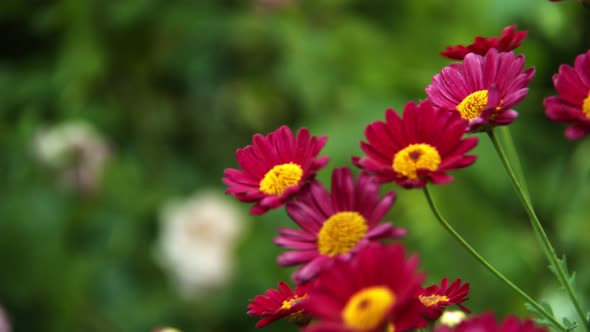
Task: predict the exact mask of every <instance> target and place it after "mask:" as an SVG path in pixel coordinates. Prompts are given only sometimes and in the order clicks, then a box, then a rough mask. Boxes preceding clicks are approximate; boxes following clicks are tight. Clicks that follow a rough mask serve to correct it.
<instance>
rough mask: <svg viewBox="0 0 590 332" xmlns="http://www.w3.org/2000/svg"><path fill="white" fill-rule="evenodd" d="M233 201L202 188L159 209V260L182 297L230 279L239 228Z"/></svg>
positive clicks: (239, 224) (215, 287) (196, 293)
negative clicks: (190, 195) (200, 190)
mask: <svg viewBox="0 0 590 332" xmlns="http://www.w3.org/2000/svg"><path fill="white" fill-rule="evenodd" d="M233 204H234V203H233V201H231V200H230V199H229V198H226V197H225V195H223V194H222V193H221V192H217V191H203V192H199V193H197V194H196V195H194V196H192V197H190V198H188V199H186V200H183V201H178V202H172V203H169V204H167V205H166V206H165V207H164V208H163V210H162V215H161V217H162V218H161V232H160V239H159V251H160V252H159V256H160V261H161V263H162V265H163V266H164V267H165V268H166V269H167V270H168V272H169V274H170V275H171V277H172V279H173V280H174V281H175V286H177V288H178V290H179V292H180V294H181V295H182V296H185V297H192V296H197V295H200V294H203V293H207V292H208V291H211V290H214V289H217V288H219V287H221V286H223V285H224V284H225V283H226V282H227V281H228V280H229V279H230V277H231V274H232V269H233V261H234V255H235V252H234V249H235V246H236V242H237V240H238V237H239V235H240V234H241V230H242V220H241V217H240V215H241V214H240V212H239V211H238V210H237V209H236V207H235V206H234V205H233Z"/></svg>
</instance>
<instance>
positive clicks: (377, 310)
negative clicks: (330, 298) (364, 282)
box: [342, 286, 395, 331]
mask: <svg viewBox="0 0 590 332" xmlns="http://www.w3.org/2000/svg"><path fill="white" fill-rule="evenodd" d="M394 304H395V294H394V293H393V292H392V291H391V290H390V289H389V288H387V287H384V286H373V287H368V288H365V289H362V290H360V291H358V292H356V293H355V294H354V295H353V296H352V297H351V298H350V300H348V302H347V303H346V306H345V307H344V310H343V311H342V320H343V321H344V324H346V326H347V327H349V328H350V329H352V330H357V331H366V330H373V329H375V328H377V327H379V325H381V324H382V322H383V320H384V319H385V317H386V315H387V314H388V312H389V310H390V309H391V307H392V306H393V305H394ZM392 327H393V326H392ZM388 328H389V327H388Z"/></svg>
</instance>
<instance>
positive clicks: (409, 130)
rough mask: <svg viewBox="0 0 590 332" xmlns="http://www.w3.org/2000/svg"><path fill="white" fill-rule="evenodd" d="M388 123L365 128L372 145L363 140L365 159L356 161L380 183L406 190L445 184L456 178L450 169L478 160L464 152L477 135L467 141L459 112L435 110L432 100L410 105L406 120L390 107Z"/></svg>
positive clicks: (405, 112)
mask: <svg viewBox="0 0 590 332" xmlns="http://www.w3.org/2000/svg"><path fill="white" fill-rule="evenodd" d="M385 119H386V121H385V122H382V121H377V122H373V123H371V124H370V125H368V126H367V128H366V129H365V136H366V138H367V141H368V142H361V148H362V150H363V151H364V152H365V153H366V154H367V157H362V158H361V157H353V159H352V162H353V163H354V164H355V165H356V166H357V167H359V168H362V169H364V170H365V171H367V172H369V173H371V174H372V175H374V176H375V178H376V179H377V181H378V182H380V183H384V182H391V181H393V182H395V183H397V184H398V185H400V186H402V187H404V188H422V187H424V186H425V185H426V183H427V182H431V183H434V184H445V183H448V182H450V181H452V180H453V178H452V177H451V176H450V175H448V174H447V173H446V172H447V171H450V170H452V169H456V168H462V167H466V166H469V165H471V164H473V163H474V162H475V160H476V156H471V155H465V154H466V153H467V152H469V151H470V150H471V149H473V148H474V147H475V146H476V145H477V141H478V140H477V137H470V138H466V139H463V135H464V134H465V130H466V128H467V122H466V121H464V120H462V119H461V117H460V116H459V114H458V113H457V112H448V111H446V110H441V109H436V108H434V107H433V106H432V105H431V104H430V103H428V102H422V103H420V104H419V105H416V104H415V103H412V102H410V103H407V104H406V106H405V107H404V113H403V118H400V116H399V115H398V114H397V113H396V112H395V111H394V110H393V109H388V110H387V111H386V112H385Z"/></svg>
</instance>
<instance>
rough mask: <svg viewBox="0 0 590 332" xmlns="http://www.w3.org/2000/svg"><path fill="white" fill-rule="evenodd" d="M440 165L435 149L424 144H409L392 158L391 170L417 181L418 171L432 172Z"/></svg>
mask: <svg viewBox="0 0 590 332" xmlns="http://www.w3.org/2000/svg"><path fill="white" fill-rule="evenodd" d="M439 164H440V155H439V154H438V151H437V150H436V148H435V147H434V146H432V145H429V144H426V143H419V144H410V145H408V146H407V147H405V148H403V149H402V150H400V151H398V152H397V153H396V154H395V156H394V157H393V165H392V166H393V170H394V171H396V172H397V173H399V174H401V175H403V176H405V177H407V178H409V179H412V180H413V179H417V178H418V173H417V172H418V170H429V171H434V170H436V168H437V167H438V165H439Z"/></svg>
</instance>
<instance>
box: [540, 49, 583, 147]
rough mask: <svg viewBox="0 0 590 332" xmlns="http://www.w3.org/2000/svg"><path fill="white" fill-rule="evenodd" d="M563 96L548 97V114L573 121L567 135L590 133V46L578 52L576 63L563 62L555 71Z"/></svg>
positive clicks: (546, 111) (557, 84) (555, 119)
mask: <svg viewBox="0 0 590 332" xmlns="http://www.w3.org/2000/svg"><path fill="white" fill-rule="evenodd" d="M553 85H555V89H556V90H557V93H559V96H551V97H547V98H545V101H544V102H543V104H544V106H545V114H546V115H547V117H548V118H549V119H551V120H553V121H556V122H559V123H568V124H572V126H571V127H569V128H567V129H566V130H565V137H567V138H569V139H571V140H577V139H581V138H583V137H584V136H586V135H588V133H590V50H588V51H587V52H586V53H585V54H581V55H578V56H577V57H576V61H575V63H574V67H573V68H572V67H571V66H568V65H561V66H560V67H559V72H558V73H557V74H555V75H553Z"/></svg>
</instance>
